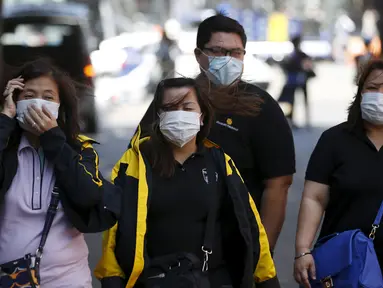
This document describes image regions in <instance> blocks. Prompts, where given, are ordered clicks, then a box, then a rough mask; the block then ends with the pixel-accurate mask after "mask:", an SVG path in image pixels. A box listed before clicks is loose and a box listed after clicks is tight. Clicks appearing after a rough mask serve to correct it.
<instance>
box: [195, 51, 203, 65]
mask: <svg viewBox="0 0 383 288" xmlns="http://www.w3.org/2000/svg"><path fill="white" fill-rule="evenodd" d="M201 54H202V51H201V49H199V48H195V49H194V56H195V60H197V62H198V63H199V58H200V57H201Z"/></svg>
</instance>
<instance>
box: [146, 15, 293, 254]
mask: <svg viewBox="0 0 383 288" xmlns="http://www.w3.org/2000/svg"><path fill="white" fill-rule="evenodd" d="M246 41H247V38H246V34H245V31H244V29H243V27H242V26H241V25H240V24H239V23H238V22H237V21H235V20H234V19H231V18H229V17H226V16H224V15H221V14H218V15H215V16H212V17H210V18H207V19H206V20H204V21H203V22H202V23H201V24H200V25H199V28H198V33H197V48H196V49H195V56H196V60H197V61H198V63H199V65H200V68H201V74H200V75H199V76H198V77H197V79H196V80H197V82H198V83H199V85H200V87H201V91H202V94H203V96H204V97H205V98H207V99H209V101H210V102H211V105H212V107H213V109H214V112H215V119H214V123H213V125H212V127H211V130H210V133H209V135H208V139H209V140H211V141H213V142H215V143H217V144H218V145H220V147H222V148H223V149H224V151H225V152H226V153H228V154H229V155H230V156H231V157H232V158H233V160H234V161H235V163H236V164H237V166H238V169H239V171H240V172H241V175H242V177H243V179H244V181H245V183H246V186H247V187H248V189H249V190H250V193H251V196H252V197H253V199H254V201H255V203H256V205H257V208H258V209H259V210H260V214H261V217H262V222H263V224H264V225H265V229H266V231H267V235H268V238H269V242H270V248H271V250H272V251H274V249H275V247H276V244H277V240H278V237H279V233H280V231H281V229H282V226H283V222H284V219H285V210H286V203H287V193H288V189H289V187H290V185H291V183H292V175H293V174H294V173H295V150H294V141H293V137H292V132H291V129H290V127H289V124H288V122H287V120H286V118H285V116H284V114H283V112H282V110H281V108H280V107H279V105H278V103H277V102H276V101H275V100H274V99H273V98H272V97H271V96H270V95H269V94H268V93H267V92H266V91H264V90H262V89H261V88H259V87H257V86H255V85H252V84H251V83H248V82H245V81H243V80H241V77H242V72H243V67H244V63H243V60H244V57H245V53H246V50H245V47H246ZM250 57H251V56H250ZM157 117H158V115H157V114H156V113H155V112H154V105H153V103H152V105H150V107H149V108H148V110H147V112H146V114H145V115H144V117H143V119H142V120H141V123H140V124H141V127H142V130H143V135H148V134H149V133H150V130H151V126H150V124H151V123H153V121H154V120H155V119H156V118H157Z"/></svg>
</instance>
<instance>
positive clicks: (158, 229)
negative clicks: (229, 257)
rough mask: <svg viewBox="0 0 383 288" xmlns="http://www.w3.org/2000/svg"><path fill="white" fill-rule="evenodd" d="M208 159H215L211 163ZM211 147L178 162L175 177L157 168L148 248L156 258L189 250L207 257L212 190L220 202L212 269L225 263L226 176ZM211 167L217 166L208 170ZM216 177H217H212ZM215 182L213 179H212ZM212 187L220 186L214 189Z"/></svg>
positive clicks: (150, 206)
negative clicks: (161, 172) (209, 149)
mask: <svg viewBox="0 0 383 288" xmlns="http://www.w3.org/2000/svg"><path fill="white" fill-rule="evenodd" d="M207 161H212V162H210V164H207ZM213 161H214V160H213V159H212V156H211V155H210V153H209V152H208V149H206V148H202V149H199V152H197V153H195V154H194V155H192V156H191V157H190V158H189V159H187V160H186V161H185V162H184V164H183V165H181V164H179V163H177V164H176V169H175V174H174V175H173V176H172V177H171V178H167V177H163V176H160V175H159V173H157V172H156V171H153V176H152V187H153V188H152V189H153V190H152V193H151V198H150V204H149V209H148V221H147V225H148V230H147V248H148V254H149V257H151V258H155V257H160V256H164V255H169V254H174V253H178V252H189V253H193V254H195V255H197V256H198V257H199V258H200V259H201V261H202V260H203V252H202V250H201V248H202V245H203V241H204V236H205V226H206V220H207V216H208V213H209V211H210V209H212V201H213V198H212V193H217V194H216V195H215V199H216V201H218V205H217V207H218V212H217V218H216V219H217V221H216V225H215V233H214V241H213V254H212V255H211V257H210V259H209V266H210V267H211V268H212V269H217V268H220V269H221V268H222V266H224V263H225V262H224V259H223V251H222V240H223V235H222V233H221V218H222V217H221V216H222V213H221V211H222V203H223V200H224V198H225V199H226V197H227V195H228V194H227V189H226V187H225V186H224V179H223V178H222V177H223V176H222V175H221V173H219V172H218V169H217V168H216V165H215V164H214V163H213ZM207 167H210V169H212V170H213V169H214V171H213V172H212V173H210V174H209V173H208V171H207V169H208V168H207ZM209 176H212V177H213V178H214V179H209V178H210V177H209ZM210 181H213V182H210ZM212 189H216V190H215V191H213V190H212Z"/></svg>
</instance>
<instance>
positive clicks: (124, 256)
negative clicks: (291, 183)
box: [95, 129, 279, 288]
mask: <svg viewBox="0 0 383 288" xmlns="http://www.w3.org/2000/svg"><path fill="white" fill-rule="evenodd" d="M139 139H140V129H139V131H138V132H137V134H136V135H135V136H134V137H133V139H132V144H131V147H132V148H130V149H128V150H127V151H126V152H125V154H124V155H123V156H122V158H121V160H120V161H119V162H118V163H117V164H116V166H115V168H114V170H113V173H112V179H113V181H114V183H115V185H118V186H120V187H122V188H123V195H122V198H121V199H122V200H121V201H122V206H121V207H122V208H123V209H122V210H121V217H120V219H119V220H118V224H116V225H115V226H114V227H113V228H112V229H110V230H109V231H108V232H106V233H105V235H104V241H103V255H102V258H101V260H100V262H99V264H98V266H97V268H96V271H95V274H96V277H97V278H98V279H100V280H101V282H102V287H105V288H122V287H126V288H132V287H135V285H136V283H137V280H138V279H139V277H140V276H141V274H142V272H143V270H144V269H145V268H147V267H148V263H149V259H148V255H147V252H146V245H145V242H146V221H147V213H148V205H149V202H148V201H149V199H150V195H151V193H152V183H151V180H150V179H151V165H150V164H149V163H147V160H146V159H145V158H144V157H143V156H142V154H141V151H140V143H142V142H144V141H146V140H147V139H142V140H139ZM205 145H206V146H207V149H209V151H210V152H209V153H212V150H214V149H217V148H215V147H213V145H212V144H211V143H210V142H206V143H205ZM219 152H220V156H219V158H220V160H221V161H220V162H221V163H220V164H216V165H220V167H221V168H222V169H220V170H222V172H223V171H224V172H225V173H226V175H225V176H226V177H225V183H226V186H227V188H228V192H229V195H230V197H229V198H230V201H228V202H230V203H228V205H227V206H228V208H227V210H225V212H224V213H223V214H225V215H226V217H224V218H225V219H226V220H223V221H224V225H223V226H224V227H225V232H223V233H225V235H227V237H225V242H226V243H227V244H228V245H227V246H226V247H227V248H226V249H225V248H224V249H225V250H226V251H227V259H228V260H227V263H228V269H229V270H230V273H231V275H232V278H233V282H234V283H233V286H234V287H235V288H239V287H240V288H252V287H253V283H254V281H255V282H256V283H257V287H265V288H266V287H267V288H271V287H272V288H278V287H279V282H278V279H277V276H276V270H275V266H274V262H273V260H272V258H271V255H270V250H269V243H268V239H267V235H266V232H265V229H264V227H263V225H262V223H261V219H260V217H259V214H258V211H257V208H256V207H255V203H254V201H253V200H252V198H251V196H250V195H249V193H248V191H247V189H246V186H245V185H244V184H243V182H242V179H241V177H240V175H239V173H238V170H237V169H236V167H235V165H234V163H233V161H232V160H231V159H230V157H229V156H227V155H225V154H224V153H223V152H221V150H219ZM217 158H218V157H217ZM227 231H230V232H229V233H226V232H227ZM258 285H259V286H258Z"/></svg>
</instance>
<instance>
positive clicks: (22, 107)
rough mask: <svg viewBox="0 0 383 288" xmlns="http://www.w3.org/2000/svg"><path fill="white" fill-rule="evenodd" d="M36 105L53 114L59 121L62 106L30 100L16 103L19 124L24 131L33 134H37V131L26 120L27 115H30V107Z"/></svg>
mask: <svg viewBox="0 0 383 288" xmlns="http://www.w3.org/2000/svg"><path fill="white" fill-rule="evenodd" d="M32 105H35V106H36V107H37V108H39V109H41V110H42V109H43V106H45V108H47V109H48V110H49V112H51V114H52V115H53V117H55V118H56V119H57V117H58V115H59V108H60V104H58V103H55V102H51V101H46V100H43V99H28V100H21V101H18V102H17V103H16V115H17V117H16V119H17V121H18V122H19V125H20V127H21V128H22V129H24V130H26V131H29V132H31V133H36V131H35V129H33V128H32V127H31V125H29V124H28V122H27V121H26V119H25V114H27V113H28V107H30V106H32Z"/></svg>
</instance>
